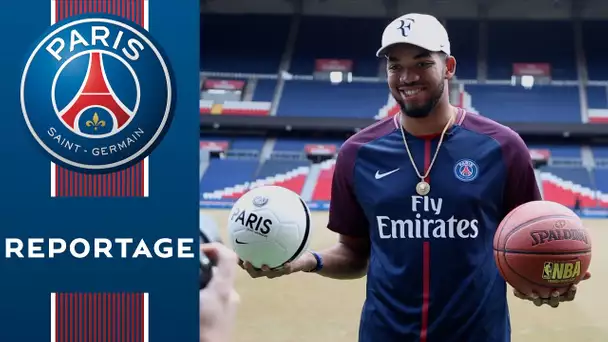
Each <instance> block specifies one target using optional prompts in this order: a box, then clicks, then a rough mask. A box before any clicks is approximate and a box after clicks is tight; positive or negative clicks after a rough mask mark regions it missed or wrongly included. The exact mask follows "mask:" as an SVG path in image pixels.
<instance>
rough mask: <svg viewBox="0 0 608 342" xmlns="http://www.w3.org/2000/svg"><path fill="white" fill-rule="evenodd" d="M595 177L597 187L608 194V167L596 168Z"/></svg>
mask: <svg viewBox="0 0 608 342" xmlns="http://www.w3.org/2000/svg"><path fill="white" fill-rule="evenodd" d="M593 177H594V178H595V186H596V187H597V189H598V190H599V191H601V192H602V193H604V194H608V169H595V170H594V172H593Z"/></svg>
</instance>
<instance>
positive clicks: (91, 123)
mask: <svg viewBox="0 0 608 342" xmlns="http://www.w3.org/2000/svg"><path fill="white" fill-rule="evenodd" d="M85 124H86V125H87V127H91V126H93V129H94V130H97V128H98V127H105V126H106V122H105V121H104V120H99V115H97V112H96V113H95V114H93V119H92V120H88V121H87V122H86V123H85Z"/></svg>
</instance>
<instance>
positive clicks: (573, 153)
mask: <svg viewBox="0 0 608 342" xmlns="http://www.w3.org/2000/svg"><path fill="white" fill-rule="evenodd" d="M528 148H530V149H548V150H550V151H551V157H557V158H578V159H581V158H582V155H581V147H580V146H572V145H564V146H556V145H551V146H548V145H537V144H533V145H530V144H529V145H528Z"/></svg>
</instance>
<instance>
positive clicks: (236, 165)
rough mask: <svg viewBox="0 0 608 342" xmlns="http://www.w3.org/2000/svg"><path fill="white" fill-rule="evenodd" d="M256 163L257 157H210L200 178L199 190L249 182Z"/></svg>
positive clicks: (202, 191)
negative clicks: (207, 165)
mask: <svg viewBox="0 0 608 342" xmlns="http://www.w3.org/2000/svg"><path fill="white" fill-rule="evenodd" d="M258 165H259V161H258V160H257V159H255V160H241V159H212V160H211V163H210V164H209V168H207V171H206V172H205V175H204V176H203V179H202V180H201V184H200V191H201V193H205V192H212V191H216V190H222V189H224V188H227V187H231V186H234V185H237V184H244V183H246V182H250V181H252V180H253V176H254V173H255V171H256V170H257V167H258Z"/></svg>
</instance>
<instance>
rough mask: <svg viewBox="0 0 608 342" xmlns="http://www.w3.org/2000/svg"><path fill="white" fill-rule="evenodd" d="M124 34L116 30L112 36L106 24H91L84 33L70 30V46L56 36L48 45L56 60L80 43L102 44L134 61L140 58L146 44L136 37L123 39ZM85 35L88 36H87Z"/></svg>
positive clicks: (47, 48)
mask: <svg viewBox="0 0 608 342" xmlns="http://www.w3.org/2000/svg"><path fill="white" fill-rule="evenodd" d="M114 31H116V30H114ZM123 35H124V32H123V31H120V30H119V31H116V34H115V35H113V36H112V37H111V34H110V29H109V28H108V27H105V26H100V25H99V26H97V25H94V26H91V32H83V33H82V34H81V33H80V32H78V31H77V30H71V31H70V41H69V42H67V43H68V44H69V46H66V41H65V40H64V39H63V38H61V37H56V38H55V39H53V40H51V42H50V43H49V44H47V46H46V51H48V52H49V53H50V54H51V56H53V57H54V58H55V59H56V60H58V61H61V60H62V59H63V57H62V56H61V53H62V52H63V51H64V50H65V49H66V48H68V49H69V52H73V51H74V49H75V48H76V47H77V46H78V45H82V46H86V47H89V46H95V45H98V44H101V45H103V46H105V47H110V46H111V47H112V49H114V50H116V51H118V52H121V53H122V54H123V55H124V56H125V57H127V58H128V59H130V60H132V61H136V60H138V59H139V52H140V51H143V50H144V44H143V43H142V42H140V41H139V40H137V39H136V38H129V39H128V40H126V41H123V40H122V37H123ZM85 36H86V37H87V38H88V39H87V38H85Z"/></svg>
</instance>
